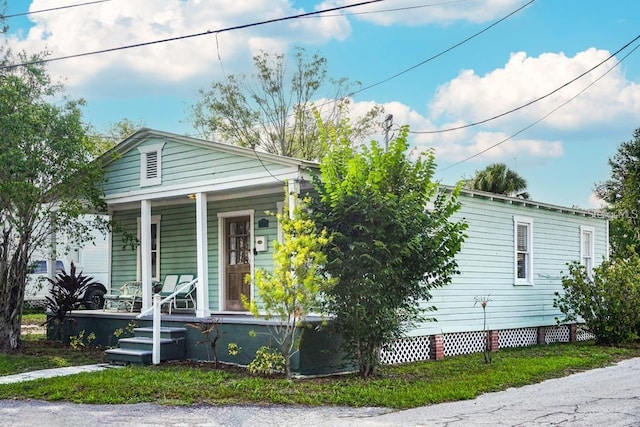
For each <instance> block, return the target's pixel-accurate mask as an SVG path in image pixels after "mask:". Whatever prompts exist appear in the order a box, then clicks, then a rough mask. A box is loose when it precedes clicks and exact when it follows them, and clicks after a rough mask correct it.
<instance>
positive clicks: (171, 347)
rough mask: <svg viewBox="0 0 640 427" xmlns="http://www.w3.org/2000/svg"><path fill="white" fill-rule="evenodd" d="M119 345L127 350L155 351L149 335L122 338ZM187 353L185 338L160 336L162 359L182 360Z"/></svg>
mask: <svg viewBox="0 0 640 427" xmlns="http://www.w3.org/2000/svg"><path fill="white" fill-rule="evenodd" d="M118 346H119V347H120V348H123V349H127V350H147V351H153V339H151V338H148V337H132V338H122V339H120V340H119V341H118ZM185 354H186V349H185V339H184V338H177V339H171V338H160V360H162V361H164V360H182V359H184V357H185Z"/></svg>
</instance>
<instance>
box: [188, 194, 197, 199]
mask: <svg viewBox="0 0 640 427" xmlns="http://www.w3.org/2000/svg"><path fill="white" fill-rule="evenodd" d="M187 198H189V199H191V200H195V199H196V194H195V193H191V194H187Z"/></svg>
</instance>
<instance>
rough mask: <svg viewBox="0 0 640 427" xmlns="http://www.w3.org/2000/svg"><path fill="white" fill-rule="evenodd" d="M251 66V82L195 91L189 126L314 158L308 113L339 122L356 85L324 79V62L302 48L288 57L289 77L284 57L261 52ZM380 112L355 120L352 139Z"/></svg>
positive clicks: (242, 79) (238, 80)
mask: <svg viewBox="0 0 640 427" xmlns="http://www.w3.org/2000/svg"><path fill="white" fill-rule="evenodd" d="M253 64H254V67H255V74H253V75H252V76H251V78H247V76H245V75H244V74H239V75H230V76H228V77H227V78H226V80H225V81H221V82H214V83H212V85H211V88H210V89H209V90H208V91H204V90H201V91H200V97H201V98H200V100H199V101H198V102H196V103H195V104H194V105H193V106H192V108H191V117H190V120H191V122H192V125H193V127H194V128H195V129H196V130H197V131H198V132H199V133H201V134H203V135H204V136H205V138H208V139H215V138H219V139H221V140H222V142H228V143H230V144H235V145H239V146H242V147H250V148H254V149H260V150H262V151H266V152H268V153H273V154H280V155H283V156H289V157H297V158H302V159H307V160H318V159H320V158H321V157H322V153H323V147H322V146H321V145H320V144H319V139H318V127H317V122H316V119H315V117H314V114H313V113H314V109H317V110H318V111H320V112H321V116H322V117H323V121H324V122H325V123H334V124H337V123H339V121H340V119H341V118H342V116H344V115H345V114H346V113H348V105H349V98H348V95H349V94H350V93H353V91H354V90H353V89H354V88H355V87H356V86H357V85H358V84H357V83H350V82H349V81H348V80H347V79H345V78H341V79H332V78H330V77H329V76H328V74H327V60H326V58H324V57H321V56H319V55H318V54H313V55H308V54H307V53H306V51H305V50H304V49H302V48H296V49H295V51H294V53H293V67H292V68H293V71H292V72H291V73H289V69H288V67H287V61H286V57H285V55H284V54H276V55H270V54H268V53H266V52H261V53H260V54H258V55H256V56H254V58H253ZM322 99H324V101H321V100H322ZM316 102H318V103H320V104H316ZM381 111H382V108H381V107H375V108H373V109H371V110H370V111H369V112H368V113H367V114H365V115H364V116H363V117H361V118H359V119H357V120H356V121H355V123H354V131H353V132H352V136H353V137H354V138H358V137H365V136H369V135H371V134H372V132H374V131H375V130H376V127H377V124H376V123H375V118H376V117H377V115H378V114H379V113H381Z"/></svg>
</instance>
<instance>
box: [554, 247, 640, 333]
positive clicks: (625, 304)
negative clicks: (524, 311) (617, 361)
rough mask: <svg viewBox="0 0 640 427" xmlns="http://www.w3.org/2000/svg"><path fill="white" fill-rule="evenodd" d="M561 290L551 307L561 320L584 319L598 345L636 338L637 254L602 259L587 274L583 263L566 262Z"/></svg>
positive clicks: (639, 275)
mask: <svg viewBox="0 0 640 427" xmlns="http://www.w3.org/2000/svg"><path fill="white" fill-rule="evenodd" d="M568 266H569V275H568V276H563V278H562V287H563V288H564V293H563V294H562V295H561V294H560V293H559V292H556V298H555V301H554V307H557V308H559V309H560V311H561V312H562V313H563V314H564V315H565V318H564V319H562V321H564V322H570V321H581V320H582V321H584V323H585V324H586V326H587V327H588V328H589V330H590V331H591V332H592V333H593V334H594V335H595V337H596V342H597V343H598V344H620V343H624V342H629V341H632V340H635V339H637V338H638V327H639V326H640V310H639V309H638V307H639V305H638V304H640V257H638V255H637V254H633V255H632V256H631V257H630V258H626V259H617V260H611V261H604V262H603V263H602V264H601V265H600V266H598V267H596V268H594V269H593V275H591V276H590V275H589V274H588V272H587V270H586V269H585V267H584V266H583V265H580V264H579V263H577V262H572V263H570V264H568Z"/></svg>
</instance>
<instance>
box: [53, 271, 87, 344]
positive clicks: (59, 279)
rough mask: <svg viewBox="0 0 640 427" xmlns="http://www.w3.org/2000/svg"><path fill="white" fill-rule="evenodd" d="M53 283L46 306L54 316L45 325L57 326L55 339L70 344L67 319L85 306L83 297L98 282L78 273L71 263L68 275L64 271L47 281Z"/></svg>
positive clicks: (69, 326) (68, 320)
mask: <svg viewBox="0 0 640 427" xmlns="http://www.w3.org/2000/svg"><path fill="white" fill-rule="evenodd" d="M47 280H48V281H49V282H50V283H51V285H52V286H51V291H50V295H47V296H45V299H46V306H47V309H48V310H49V311H51V312H52V313H53V316H52V317H50V318H48V319H47V321H46V322H44V323H43V325H48V324H51V323H55V324H56V332H55V334H54V336H55V338H57V339H59V340H60V341H62V342H63V343H65V344H69V330H70V328H71V325H70V322H71V320H70V319H68V318H67V316H68V314H69V313H70V312H71V311H72V310H76V309H78V308H80V306H81V305H82V304H83V300H82V297H83V295H84V293H85V292H86V291H87V289H88V288H89V287H91V286H93V285H96V284H97V283H98V282H96V281H94V280H93V278H92V277H89V276H84V275H83V274H82V272H79V273H76V266H75V265H74V264H73V262H72V263H71V269H70V271H69V273H68V274H67V272H66V271H64V270H62V271H61V272H59V273H58V274H56V277H55V278H54V279H50V278H49V279H47Z"/></svg>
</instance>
